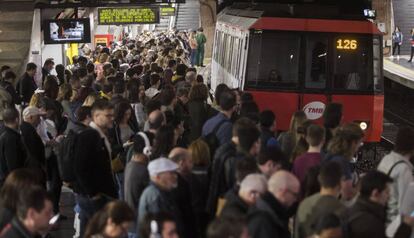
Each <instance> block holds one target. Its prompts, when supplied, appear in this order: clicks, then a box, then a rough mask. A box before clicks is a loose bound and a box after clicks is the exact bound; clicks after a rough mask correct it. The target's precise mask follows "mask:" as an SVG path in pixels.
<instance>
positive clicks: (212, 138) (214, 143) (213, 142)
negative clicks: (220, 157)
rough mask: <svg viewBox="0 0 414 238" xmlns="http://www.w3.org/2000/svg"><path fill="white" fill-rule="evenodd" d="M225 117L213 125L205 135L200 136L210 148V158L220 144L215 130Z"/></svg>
mask: <svg viewBox="0 0 414 238" xmlns="http://www.w3.org/2000/svg"><path fill="white" fill-rule="evenodd" d="M226 121H228V120H227V119H224V120H221V121H220V122H219V123H217V125H216V126H215V127H214V129H213V130H212V131H211V132H210V133H208V134H207V135H205V136H203V137H201V138H202V139H203V140H204V141H205V142H206V143H207V145H208V148H209V149H210V156H211V158H214V153H215V152H216V150H217V148H219V146H220V140H219V139H218V138H217V135H216V134H217V131H218V130H219V129H220V127H221V125H223V124H224V123H225V122H226Z"/></svg>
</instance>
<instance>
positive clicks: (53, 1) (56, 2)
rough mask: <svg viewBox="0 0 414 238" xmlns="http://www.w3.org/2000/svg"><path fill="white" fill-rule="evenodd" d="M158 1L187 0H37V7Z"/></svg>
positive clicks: (177, 1) (112, 4) (72, 6)
mask: <svg viewBox="0 0 414 238" xmlns="http://www.w3.org/2000/svg"><path fill="white" fill-rule="evenodd" d="M157 3H185V0H76V1H62V0H36V1H35V7H36V8H75V7H127V6H137V5H142V6H144V5H146V4H157Z"/></svg>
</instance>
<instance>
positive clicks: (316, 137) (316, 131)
mask: <svg viewBox="0 0 414 238" xmlns="http://www.w3.org/2000/svg"><path fill="white" fill-rule="evenodd" d="M324 140H325V128H323V127H321V126H319V125H310V126H309V127H308V129H307V131H306V142H308V144H309V145H310V146H318V145H320V144H321V143H322V142H323V141H324Z"/></svg>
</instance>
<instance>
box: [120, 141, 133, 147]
mask: <svg viewBox="0 0 414 238" xmlns="http://www.w3.org/2000/svg"><path fill="white" fill-rule="evenodd" d="M133 144H134V142H132V141H127V142H125V143H124V144H123V145H122V146H123V147H124V148H126V147H128V146H130V145H133Z"/></svg>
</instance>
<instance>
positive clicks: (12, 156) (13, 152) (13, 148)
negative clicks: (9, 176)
mask: <svg viewBox="0 0 414 238" xmlns="http://www.w3.org/2000/svg"><path fill="white" fill-rule="evenodd" d="M17 146H18V143H17V141H16V138H13V140H11V139H10V138H9V139H7V140H5V145H4V154H5V157H6V163H7V168H8V170H9V171H12V170H15V169H17V168H20V167H22V166H23V163H24V161H21V159H22V158H21V155H19V153H18V149H19V148H17Z"/></svg>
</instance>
